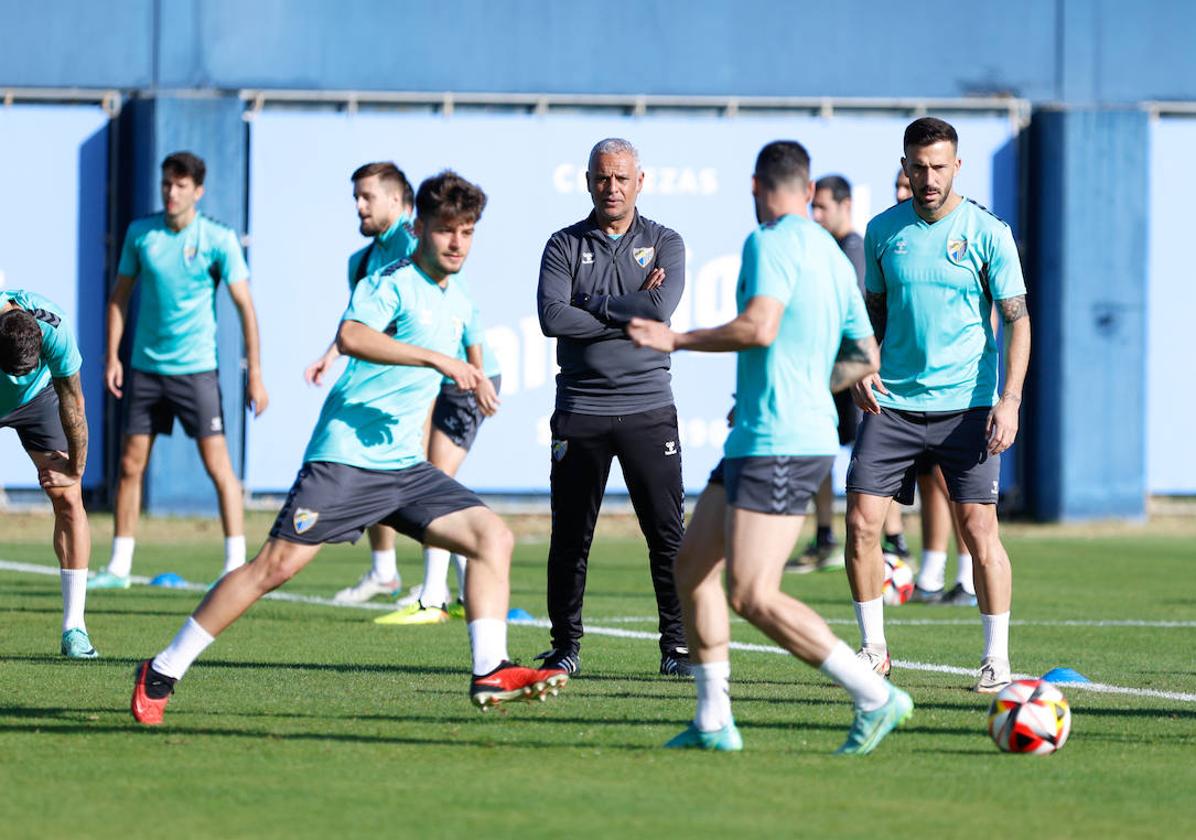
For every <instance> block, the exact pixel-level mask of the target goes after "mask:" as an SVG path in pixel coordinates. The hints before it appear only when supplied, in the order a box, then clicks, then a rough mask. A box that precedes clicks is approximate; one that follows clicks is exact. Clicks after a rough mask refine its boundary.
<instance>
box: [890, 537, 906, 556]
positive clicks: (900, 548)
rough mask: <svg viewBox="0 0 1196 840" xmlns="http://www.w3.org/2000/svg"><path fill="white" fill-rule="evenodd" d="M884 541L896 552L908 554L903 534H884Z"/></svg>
mask: <svg viewBox="0 0 1196 840" xmlns="http://www.w3.org/2000/svg"><path fill="white" fill-rule="evenodd" d="M885 542H887V543H888V544H889V547H890V548H892V549H893V551H895V552H896V553H897V554H909V546H908V545H906V544H905V534H885Z"/></svg>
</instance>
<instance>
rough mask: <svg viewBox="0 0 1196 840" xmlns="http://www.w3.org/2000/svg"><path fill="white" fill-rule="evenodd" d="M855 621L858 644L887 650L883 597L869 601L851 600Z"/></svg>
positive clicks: (872, 648)
mask: <svg viewBox="0 0 1196 840" xmlns="http://www.w3.org/2000/svg"><path fill="white" fill-rule="evenodd" d="M851 605H852V606H853V607H854V608H855V621H856V624H858V625H860V645H861V647H866V648H869V649H871V650H878V651H879V650H888V649H889V645H888V644H887V643H886V642H885V602H884V599H883V598H873V599H872V600H871V601H852V602H851Z"/></svg>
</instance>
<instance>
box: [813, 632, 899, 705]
mask: <svg viewBox="0 0 1196 840" xmlns="http://www.w3.org/2000/svg"><path fill="white" fill-rule="evenodd" d="M818 670H819V671H821V672H822V673H824V674H826V675H827V676H828V677H830V678H831V679H832V680H834V681H835V682H837V683H838V684H839V685H841V686H843V688H845V689H847V693H848V694H850V695H851V700H852V702H853V703H855V705H856V708H858V709H860V710H861V711H865V712H872V711H875V710H877V709H879V708H880V707H881V706H883V705H884V704H885V703H887V702H889V687H888V686H887V685H885V678H884V677H882V676H881V675H880V674H878V673H876V672H875V671H873V670H872V669H871V668H869V667H868V666H867V665H865V664H864V663H863V662H861V661H860V660H859V659H858V658H857V657H856V655H855V654H854V653H853V652H852V650H851V648H849V647H848V646H847V644H846V643H845V642H836V643H835V646H834V647H833V648H831V652H830V654H829V655H828V656H827V657H826V659H825V660H824V661H823V663H822V664H821V665H819V666H818Z"/></svg>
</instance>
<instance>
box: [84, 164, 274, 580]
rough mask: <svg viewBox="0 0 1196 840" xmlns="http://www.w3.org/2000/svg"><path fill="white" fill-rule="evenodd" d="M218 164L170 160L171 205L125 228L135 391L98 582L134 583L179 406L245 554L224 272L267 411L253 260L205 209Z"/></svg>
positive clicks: (117, 382)
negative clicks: (161, 442)
mask: <svg viewBox="0 0 1196 840" xmlns="http://www.w3.org/2000/svg"><path fill="white" fill-rule="evenodd" d="M206 172H207V167H206V166H205V164H204V162H203V160H202V159H200V158H199V157H197V156H195V155H193V154H191V153H190V152H175V153H173V154H171V155H169V156H168V157H167V158H166V159H165V160H164V161H162V204H163V211H162V212H161V213H155V214H153V215H151V216H146V217H144V218H141V219H137V220H135V221H133V222H132V223H131V224H130V225H129V230H128V233H127V234H126V235H125V243H124V247H123V249H122V250H121V256H120V265H119V267H118V268H117V277H116V285H115V286H113V288H112V295H111V296H110V297H109V299H108V360H107V366H106V370H105V382H106V384H107V386H108V390H109V391H110V392H111V393H112V395H113V396H115V397H116V398H117V399H123V401H124V412H125V438H124V446H123V451H122V452H121V458H120V478H119V481H118V483H117V488H116V504H115V535H114V537H113V539H112V556H111V559H110V560H109V562H108V568H107V569H105V570H104V571H103V572H101V573H100V574H99V575H97V576H96V577H94V578H92V579H91V581H89V582H88V587H89V588H91V589H128V588H129V574H130V571H131V569H132V566H133V548H134V545H135V538H134V533H135V531H136V528H137V519H138V517H139V516H140V513H141V482H142V478H143V477H144V475H145V467H146V464H148V463H149V457H150V450H151V449H152V448H153V445H154V439H155V437H156V436H157V435H160V434H164V435H169V434H170V433H171V430H172V429H173V427H174V421H175V418H176V417H177V418H178V419H179V421H180V423H182V426H183V431H184V432H185V433H186V434H187V436H188V437H191V438H194V439H195V442H196V445H197V446H198V447H199V455H200V458H201V459H202V460H203V465H204V469H205V470H206V471H207V473H208V476H209V477H210V478H211V479H212V483H213V484H214V485H215V488H216V496H217V498H218V499H219V504H220V522H221V525H222V526H223V529H224V569H223V571H222V574H227V573H228V572H230V571H232V570H233V569H235V568H237V567H238V566H240V565H242V564H243V563H244V562H245V522H244V520H245V513H244V510H243V507H242V497H241V482H240V481H239V480H238V479H237V475H236V472H234V470H233V465H232V461H231V460H230V459H229V455H228V445H227V443H226V442H225V439H224V412H223V409H222V407H221V402H220V381H219V377H218V376H217V371H216V287H217V286H218V285H219V284H220V283H222V282H223V283H224V284H225V286H226V287H227V288H228V293H229V296H230V297H232V300H233V303H234V304H235V305H236V307H237V311H238V313H239V314H240V317H241V331H242V334H243V335H244V338H245V363H246V374H247V378H246V385H245V401H246V403H247V404H248V405H249V406H250V407H251V408H252V409H253V412H254V416H255V417H256V416H260V415H261V413H262V412H263V411H265V410H266V406H267V404H268V403H269V397H268V395H267V394H266V387H265V385H263V384H262V370H261V362H260V360H259V354H258V330H257V315H256V313H255V312H254V308H253V298H252V296H251V295H250V293H249V282H248V281H249V269H248V268H247V267H246V265H245V258H244V256H243V255H242V253H241V244H240V242H239V241H238V239H237V234H236V232H235V231H233V229H232V228H229V227H226V226H225V225H222V224H220V223H219V222H215V221H213V220H212V219H209V218H208V217H207V216H204V215H203V214H202V213H200V212H199V211H198V209H197V206H196V205H197V204H198V203H199V200H200V199H201V198H203V194H204V176H205V174H206ZM135 283H140V285H141V299H140V303H139V306H138V310H137V325H136V328H135V330H134V335H133V354H132V359H131V367H132V370H130V371H129V374H128V377H127V378H126V376H125V370H124V365H123V364H122V363H121V361H120V355H119V353H120V341H121V338H122V337H123V335H124V331H125V320H126V316H127V312H128V307H129V297H130V295H132V293H133V286H134V284H135Z"/></svg>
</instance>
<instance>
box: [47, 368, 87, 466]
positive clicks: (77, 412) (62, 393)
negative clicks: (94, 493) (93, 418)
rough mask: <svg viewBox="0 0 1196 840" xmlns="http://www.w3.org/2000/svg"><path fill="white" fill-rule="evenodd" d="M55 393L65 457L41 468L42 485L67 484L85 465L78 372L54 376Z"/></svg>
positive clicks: (80, 387)
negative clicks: (64, 439) (65, 446)
mask: <svg viewBox="0 0 1196 840" xmlns="http://www.w3.org/2000/svg"><path fill="white" fill-rule="evenodd" d="M51 381H52V382H53V383H54V390H55V392H56V393H57V394H58V416H59V418H61V420H62V430H63V431H64V432H65V433H66V440H67V450H68V451H67V458H66V459H62V458H61V456H58V457H56V458H54V459H53V460H52V461H51V462H50V463H49V464H48V465H46V466H45V467H44V468H43V471H42V472H43V475H42V479H41V481H42V485H43V486H47V487H66V486H69V485H71V484H75V483H77V482H78V481H79V479H81V478H82V477H83V470H84V469H85V468H86V467H87V415H86V414H85V413H84V411H83V387H82V385H81V384H80V381H79V374H77V373H76V374H74V375H72V376H68V377H65V378H64V379H53V380H51Z"/></svg>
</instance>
